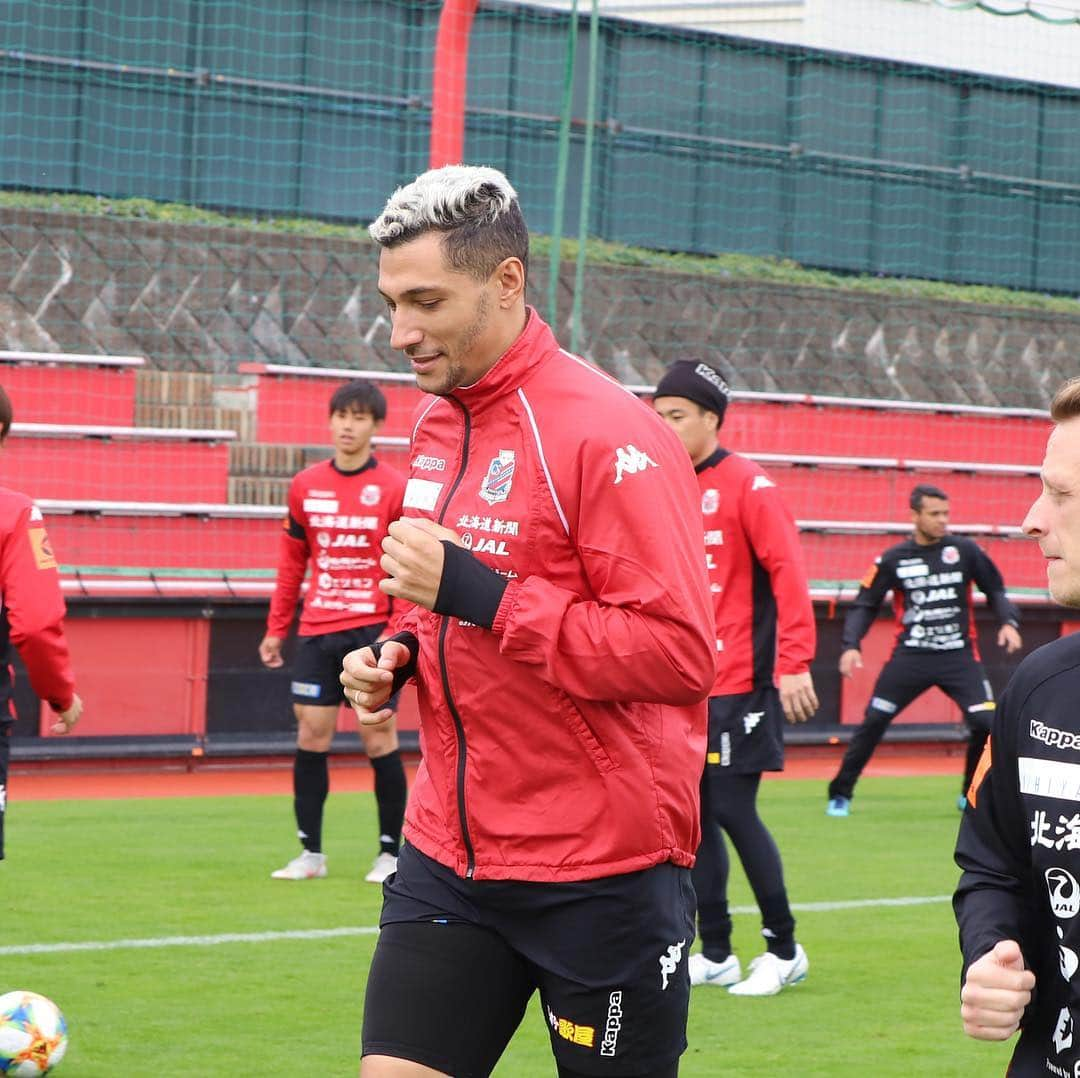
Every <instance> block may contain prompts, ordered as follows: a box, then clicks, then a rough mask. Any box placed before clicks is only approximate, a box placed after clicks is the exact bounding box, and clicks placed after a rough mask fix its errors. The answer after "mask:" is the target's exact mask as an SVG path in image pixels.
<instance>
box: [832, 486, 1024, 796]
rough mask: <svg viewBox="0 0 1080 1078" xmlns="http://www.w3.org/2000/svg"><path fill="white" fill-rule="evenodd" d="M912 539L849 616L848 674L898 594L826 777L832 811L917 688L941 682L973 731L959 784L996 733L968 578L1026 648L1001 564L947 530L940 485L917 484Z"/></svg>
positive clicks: (1002, 640) (866, 585)
mask: <svg viewBox="0 0 1080 1078" xmlns="http://www.w3.org/2000/svg"><path fill="white" fill-rule="evenodd" d="M910 505H911V522H912V524H913V525H914V532H913V534H912V536H911V538H910V539H905V540H904V542H902V543H897V545H896V546H893V547H890V548H889V549H888V550H886V551H885V553H884V554H882V555H881V557H880V558H878V559H877V561H876V562H875V563H874V564H873V565H872V566H871V567H870V569H869V571H868V572H867V574H866V576H865V577H863V579H862V582H861V586H860V588H859V593H858V595H856V597H855V601H854V603H853V604H852V607H851V609H850V610H849V611H848V615H847V618H846V620H845V621H844V632H843V636H842V637H841V644H842V646H843V649H844V650H843V653H842V654H841V656H840V673H841V674H842V675H843V676H844V677H851V675H852V673H853V672H854V671H855V670H856V669H857V668H858V667H861V666H862V655H861V653H860V651H859V642H860V641H861V640H862V638H863V637H864V636H865V635H866V632H867V630H868V629H869V628H870V626H871V625H872V624H873V621H874V618H875V617H876V616H877V612H878V607H880V606H881V603H882V600H884V598H885V595H886V594H887V593H888V592H889V591H891V592H892V593H893V595H894V596H896V599H897V602H896V609H897V633H896V647H895V648H894V649H893V653H892V655H891V656H890V658H889V661H888V662H887V663H886V664H885V665H884V666H883V667H882V669H881V673H880V674H878V679H877V681H876V682H875V683H874V691H873V693H872V694H871V696H870V703H869V704H868V705H867V708H866V716H865V718H864V719H863V721H862V725H861V726H860V727H859V728H858V730H856V731H855V735H854V736H853V737H852V739H851V744H850V745H848V749H847V752H845V753H844V759H843V762H842V763H841V764H840V770H839V771H838V772H837V773H836V776H835V777H834V778H833V780H832V782H830V783H829V804H828V807H827V808H826V809H825V811H826V813H827V814H828V815H829V816H847V815H849V814H850V812H851V798H852V796H853V795H854V792H855V783H856V782H858V780H859V776H860V775H861V774H862V771H863V768H864V767H866V764H867V762H868V761H869V759H870V757H871V756H872V755H873V752H874V749H875V748H877V745H878V742H879V741H880V740H881V739H882V737H883V736H884V735H885V731H886V730H887V729H888V727H889V723H891V722H892V721H893V719H895V718H896V716H897V715H899V714H900V712H901V711H903V710H904V708H905V707H907V706H908V704H910V703H911V702H912V701H913V700H914V699H915V698H916V697H917V696H921V695H922V694H923V693H924V692H926V690H927V689H930V688H932V687H933V686H935V685H936V686H938V687H939V688H940V689H941V690H942V691H943V692H945V693H946V694H947V695H948V696H949V697H950V698H951V699H952V700H953V701H954V702H955V703H956V705H957V706H958V707H959V708H960V713H961V714H962V715H963V716H964V721H965V722H966V723H967V725H968V729H969V730H970V740H969V742H968V750H967V759H966V762H965V767H964V783H963V786H962V787H961V795H960V808H963V807H964V794H963V791H965V790H967V788H968V786H969V785H970V784H971V777H972V775H973V774H974V771H975V764H976V763H977V761H978V759H979V756H980V755H981V754H982V749H983V745H984V744H986V739H987V737H989V736H990V718H991V716H992V715H993V713H994V708H995V704H994V694H993V691H992V690H991V688H990V682H989V681H988V680H987V678H986V673H985V671H984V670H983V667H982V663H981V662H980V661H979V649H978V643H977V641H976V639H975V623H974V619H973V617H972V613H971V586H972V583H974V584H976V585H978V588H979V590H980V591H982V592H983V593H984V594H985V595H986V598H987V601H988V602H989V604H990V607H991V609H992V610H993V611H994V613H995V615H997V618H998V621H999V622H1000V623H1001V629H1000V630H999V632H998V644H999V645H1000V646H1002V647H1004V648H1005V649H1006V650H1007V651H1008V652H1009V653H1010V654H1011V653H1012V652H1014V651H1017V650H1019V648H1020V646H1021V640H1020V633H1019V632H1018V631H1017V625H1018V624H1019V622H1020V615H1019V613H1018V612H1017V609H1016V607H1015V606H1013V604H1012V603H1011V602H1009V600H1008V598H1006V595H1005V583H1004V581H1003V580H1002V579H1001V573H1000V572H999V571H998V568H997V566H996V565H995V564H994V563H993V562H992V561H991V560H990V558H989V557H988V556H987V554H986V553H985V552H984V551H983V550H982V548H981V547H979V546H978V545H977V544H976V543H974V542H973V541H972V540H970V539H966V538H964V537H962V536H958V535H949V534H948V529H949V500H948V498H947V496H946V494H945V492H944V491H942V490H939V489H938V488H937V487H931V486H927V485H925V484H920V485H919V486H917V487H916V488H915V489H914V490H913V491H912V492H911V499H910Z"/></svg>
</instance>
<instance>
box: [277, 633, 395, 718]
mask: <svg viewBox="0 0 1080 1078" xmlns="http://www.w3.org/2000/svg"><path fill="white" fill-rule="evenodd" d="M385 628H386V623H385V622H383V623H381V624H378V625H364V626H361V627H360V628H359V629H344V630H342V631H341V632H339V633H322V634H321V635H319V636H301V637H298V638H297V649H296V658H295V659H293V664H292V682H291V684H290V688H291V690H292V702H293V703H294V704H308V705H310V706H312V707H337V705H338V704H343V703H345V702H346V700H345V696H344V692H345V690H344V689H343V688H342V687H341V680H340V678H341V664H342V662H343V661H344V660H345V656H346V655H348V654H349V652H350V651H356V650H357V648H364V647H367V646H368V645H369V644H374V643H375V641H376V640H378V639H379V633H381V632H382V631H383V629H385ZM386 706H387V707H389V708H390V709H391V710H392V711H396V710H397V696H396V695H395V696H393V697H391V698H390V700H389V702H388V703H387V705H386Z"/></svg>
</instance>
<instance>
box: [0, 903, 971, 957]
mask: <svg viewBox="0 0 1080 1078" xmlns="http://www.w3.org/2000/svg"><path fill="white" fill-rule="evenodd" d="M951 901H952V896H951V895H912V896H909V897H906V898H860V899H852V900H851V901H847V902H794V903H792V906H791V908H792V909H793V910H794V911H795V912H796V913H828V912H831V911H832V910H861V909H868V908H870V907H874V906H929V905H936V904H937V903H941V902H951ZM731 912H732V913H739V914H742V913H757V912H758V909H757V906H733V907H732V910H731ZM378 931H379V928H378V926H377V925H356V926H353V927H349V928H310V929H298V930H296V931H291V932H224V933H222V934H220V935H217V936H162V937H160V938H157V939H153V938H151V939H130V940H89V941H87V942H85V943H26V944H16V945H14V946H8V947H0V957H2V956H5V955H29V954H66V953H71V952H73V951H126V950H138V949H147V950H152V949H155V948H159V947H219V946H221V944H223V943H276V942H277V941H278V940H324V939H339V938H342V937H347V936H374V935H376V934H377V933H378Z"/></svg>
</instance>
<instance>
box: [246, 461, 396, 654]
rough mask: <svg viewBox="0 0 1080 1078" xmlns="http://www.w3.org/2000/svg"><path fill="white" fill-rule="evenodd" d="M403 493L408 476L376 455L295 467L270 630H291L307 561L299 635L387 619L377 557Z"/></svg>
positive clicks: (277, 632)
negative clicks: (346, 466)
mask: <svg viewBox="0 0 1080 1078" xmlns="http://www.w3.org/2000/svg"><path fill="white" fill-rule="evenodd" d="M404 493H405V477H404V476H403V475H402V474H401V473H400V472H399V471H397V470H396V469H394V468H391V467H390V466H389V465H388V464H383V463H382V462H381V461H377V460H376V459H375V458H374V457H372V458H371V459H370V460H369V461H368V462H367V464H365V465H364V466H363V467H362V468H359V469H357V470H356V471H355V472H341V471H338V469H337V467H336V465H335V464H334V462H333V461H332V460H325V461H322V462H320V463H319V464H313V465H312V466H311V467H310V468H305V469H304V470H303V471H302V472H297V474H296V475H295V476H294V477H293V481H292V484H291V486H290V487H289V511H288V513H287V514H286V516H285V520H284V531H283V532H282V536H281V547H280V552H279V554H278V572H277V583H276V584H275V587H274V596H273V598H272V599H271V600H270V616H269V618H268V620H267V632H268V633H269V635H271V636H280V637H285V636H288V633H289V627H290V626H291V625H292V620H293V615H294V614H295V613H296V602H297V599H298V598H299V597H300V585H301V584H302V583H303V581H304V574H305V573H306V572H307V567H308V564H309V562H310V564H311V580H310V581H309V584H308V592H307V595H306V596H305V597H304V609H303V612H302V613H301V615H300V628H299V633H300V635H301V636H322V635H323V634H324V633H336V632H341V631H342V630H345V629H355V628H357V627H359V626H362V625H377V624H378V623H379V622H384V621H387V620H389V617H390V597H389V596H388V595H386V594H384V593H383V592H382V591H380V590H379V581H380V580H382V579H383V577H385V576H386V573H384V572H383V571H382V569H381V568H380V567H379V558H380V557H381V556H382V546H381V544H382V539H383V536H384V535H385V534H386V529H387V528H388V526H389V525H390V524H391V523H392V522H393V521H395V520H397V519H398V517H400V516H401V501H402V497H403V495H404Z"/></svg>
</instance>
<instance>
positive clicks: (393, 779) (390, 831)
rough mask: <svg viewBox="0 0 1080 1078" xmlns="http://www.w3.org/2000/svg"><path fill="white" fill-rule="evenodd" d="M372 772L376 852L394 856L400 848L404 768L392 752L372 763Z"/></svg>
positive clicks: (403, 800)
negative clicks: (377, 825) (376, 830)
mask: <svg viewBox="0 0 1080 1078" xmlns="http://www.w3.org/2000/svg"><path fill="white" fill-rule="evenodd" d="M371 768H372V770H373V771H374V772H375V804H376V806H377V807H378V810H379V849H380V850H381V851H382V852H383V853H392V854H393V855H394V856H395V857H397V853H398V849H399V847H400V846H401V821H402V820H403V819H404V818H405V798H406V796H407V793H408V791H407V787H406V785H405V766H404V764H402V762H401V753H400V752H399V751H398V750H397V749H395V750H394V751H393V752H388V753H387V754H386V755H385V756H376V757H375V758H374V759H373V760H372V761H371Z"/></svg>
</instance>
